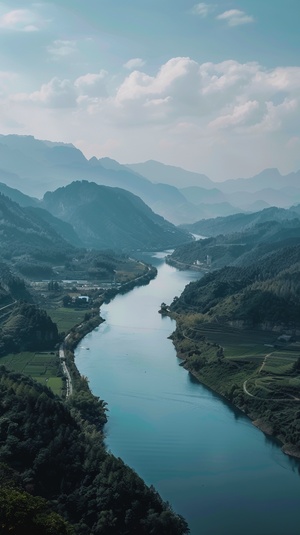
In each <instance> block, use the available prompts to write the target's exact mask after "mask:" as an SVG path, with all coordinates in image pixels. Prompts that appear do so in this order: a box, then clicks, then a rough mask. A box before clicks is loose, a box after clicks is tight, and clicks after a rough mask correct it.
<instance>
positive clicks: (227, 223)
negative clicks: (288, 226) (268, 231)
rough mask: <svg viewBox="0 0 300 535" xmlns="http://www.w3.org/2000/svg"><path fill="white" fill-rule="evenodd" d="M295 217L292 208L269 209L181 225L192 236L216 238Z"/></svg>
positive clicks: (295, 213)
mask: <svg viewBox="0 0 300 535" xmlns="http://www.w3.org/2000/svg"><path fill="white" fill-rule="evenodd" d="M297 217H298V214H297V212H296V210H295V209H294V207H292V208H291V209H289V210H286V209H284V208H275V207H271V208H266V209H264V210H261V211H259V212H254V213H250V214H249V213H248V214H242V213H239V214H235V215H229V216H227V217H216V218H214V219H203V220H201V221H197V222H196V223H193V224H191V225H182V227H183V228H185V229H187V230H189V231H190V232H192V233H194V234H200V235H202V236H207V237H209V236H218V234H230V233H232V232H237V231H239V232H242V231H244V230H247V229H248V228H250V227H253V226H254V225H256V224H258V223H263V222H266V221H284V220H287V219H294V218H297Z"/></svg>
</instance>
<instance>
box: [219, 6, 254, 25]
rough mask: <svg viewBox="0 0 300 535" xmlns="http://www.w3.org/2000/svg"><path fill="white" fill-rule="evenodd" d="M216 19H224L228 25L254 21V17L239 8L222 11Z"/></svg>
mask: <svg viewBox="0 0 300 535" xmlns="http://www.w3.org/2000/svg"><path fill="white" fill-rule="evenodd" d="M217 19H218V20H225V21H226V22H227V23H228V26H240V25H241V24H249V23H251V22H254V18H253V17H252V16H251V15H247V13H245V12H244V11H240V10H239V9H230V10H229V11H224V13H221V14H220V15H218V16H217Z"/></svg>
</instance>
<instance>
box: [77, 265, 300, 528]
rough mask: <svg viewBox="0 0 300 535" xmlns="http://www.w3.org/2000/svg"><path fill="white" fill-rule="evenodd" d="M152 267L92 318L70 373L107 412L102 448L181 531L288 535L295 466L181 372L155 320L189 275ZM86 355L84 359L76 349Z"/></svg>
mask: <svg viewBox="0 0 300 535" xmlns="http://www.w3.org/2000/svg"><path fill="white" fill-rule="evenodd" d="M162 256H163V255H157V256H156V258H155V259H154V260H153V259H152V262H153V263H156V265H157V267H158V276H157V278H156V279H155V280H153V281H152V282H151V283H150V284H149V285H148V286H143V287H139V288H135V289H134V290H132V291H131V292H130V293H128V294H126V295H123V296H117V297H116V298H115V299H114V300H113V301H112V302H111V303H110V304H109V305H106V306H103V308H101V316H102V317H104V318H105V320H106V321H105V322H104V323H103V324H101V325H100V326H99V327H98V328H97V329H96V330H95V331H93V332H92V333H90V334H89V335H87V336H86V337H85V339H84V340H83V341H82V343H81V344H80V346H79V347H78V348H77V351H76V365H77V367H78V369H79V371H80V373H82V374H83V375H85V376H87V377H88V379H89V382H90V387H91V389H92V391H93V393H94V394H96V395H97V396H99V397H100V398H101V399H104V400H105V401H106V402H107V403H108V408H109V413H108V418H109V420H108V424H107V425H106V428H105V432H106V444H107V448H108V449H109V450H111V452H112V453H113V454H114V455H116V456H119V457H121V458H122V459H123V460H124V461H125V462H126V463H127V464H128V465H129V466H131V467H132V468H134V469H135V470H136V471H137V473H138V474H139V475H140V476H141V477H142V478H143V479H144V480H145V482H146V483H147V484H149V485H150V484H152V485H154V486H155V488H156V489H157V490H158V491H159V493H160V494H161V496H162V498H163V499H164V500H167V501H169V502H170V503H171V505H172V507H173V508H174V510H175V511H176V512H178V513H180V514H182V515H183V516H184V517H185V518H186V520H187V521H188V523H189V526H190V529H191V534H192V535H241V534H243V535H253V534H256V535H298V534H299V533H300V476H299V472H298V469H299V463H298V462H296V461H294V460H293V459H290V458H289V457H287V456H286V455H284V454H283V453H282V452H281V450H280V448H279V446H278V445H277V444H276V443H275V442H274V441H273V440H271V439H270V438H267V437H266V436H265V435H264V434H263V433H262V432H261V431H259V430H258V429H256V428H255V427H254V426H253V425H252V423H251V422H250V420H249V419H248V418H247V417H245V416H244V415H243V414H242V413H240V412H239V411H237V410H235V409H234V408H233V407H231V406H230V405H229V404H228V403H226V402H225V401H224V400H223V399H222V398H220V397H219V396H218V395H216V394H214V393H213V392H211V391H210V390H209V389H207V388H205V387H203V386H202V385H200V384H199V383H198V382H197V381H196V380H195V379H194V378H193V377H192V376H191V375H190V374H189V373H188V372H187V371H186V370H184V368H182V367H181V366H179V360H178V359H177V357H176V353H175V350H174V347H173V344H172V342H171V340H170V339H168V336H169V335H170V334H171V333H172V331H173V330H174V329H175V323H174V322H173V321H172V320H170V319H169V318H167V317H164V318H163V317H161V315H160V314H158V310H159V307H160V304H161V302H163V301H164V302H166V303H170V302H171V301H172V299H173V297H174V296H176V295H180V293H181V291H182V290H183V288H184V286H185V284H187V283H188V282H189V281H190V280H192V279H195V278H198V277H199V276H200V275H199V273H196V272H188V271H187V272H179V271H177V270H176V269H174V268H172V267H170V266H168V265H167V264H165V263H164V262H163V258H161V257H162ZM87 347H89V349H90V350H89V351H87V350H86V348H87Z"/></svg>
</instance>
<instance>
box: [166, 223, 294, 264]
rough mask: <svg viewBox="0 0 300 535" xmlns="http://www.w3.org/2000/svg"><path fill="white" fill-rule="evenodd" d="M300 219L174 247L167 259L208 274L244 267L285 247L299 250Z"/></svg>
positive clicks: (259, 224) (264, 224)
mask: <svg viewBox="0 0 300 535" xmlns="http://www.w3.org/2000/svg"><path fill="white" fill-rule="evenodd" d="M299 244H300V219H296V218H293V219H285V220H281V221H274V220H271V221H263V222H257V223H254V224H253V225H251V226H249V227H248V228H244V229H242V230H237V231H236V232H230V233H228V234H224V233H223V234H218V235H217V236H214V237H210V238H206V239H202V240H198V241H195V242H193V243H188V244H184V245H182V246H179V247H177V248H176V249H175V250H174V251H173V253H172V254H171V255H170V257H169V263H171V264H174V265H175V266H176V265H177V263H179V266H180V265H192V264H197V265H198V267H199V268H201V266H202V269H204V270H207V269H208V263H207V259H208V258H209V270H211V269H213V270H214V269H220V268H223V267H225V266H229V265H230V266H239V267H247V266H248V265H250V264H252V263H254V262H257V261H258V260H259V259H260V260H263V259H267V258H268V257H269V256H270V254H273V253H275V252H277V251H278V250H280V249H283V248H285V247H294V246H299Z"/></svg>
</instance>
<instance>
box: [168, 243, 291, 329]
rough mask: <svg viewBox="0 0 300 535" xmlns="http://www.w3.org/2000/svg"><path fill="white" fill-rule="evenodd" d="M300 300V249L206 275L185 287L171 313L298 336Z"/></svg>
mask: <svg viewBox="0 0 300 535" xmlns="http://www.w3.org/2000/svg"><path fill="white" fill-rule="evenodd" d="M298 241H300V240H298ZM299 296H300V243H299V244H298V245H294V246H290V247H281V248H280V249H279V250H277V251H275V252H273V253H271V254H268V255H267V256H265V257H264V258H263V259H261V260H258V261H256V262H253V263H252V264H250V265H248V266H247V267H234V266H227V267H224V268H222V269H219V270H216V271H213V272H210V273H208V274H206V275H205V276H204V277H203V278H202V279H200V280H199V281H197V282H193V283H190V284H188V285H187V286H186V288H185V290H184V291H183V293H182V294H181V296H180V297H179V298H178V299H176V300H174V303H173V304H172V305H171V310H172V311H175V312H180V313H183V312H184V313H189V312H193V313H194V312H197V313H199V314H202V320H203V321H205V322H215V321H217V322H218V323H225V324H226V323H227V324H231V325H234V324H236V325H240V326H242V325H244V326H247V327H258V328H260V327H263V328H269V329H270V330H272V329H274V328H275V327H276V328H279V329H282V330H283V329H289V330H295V329H299V327H300V298H299Z"/></svg>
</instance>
